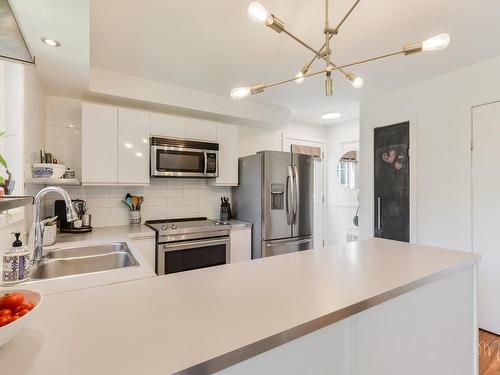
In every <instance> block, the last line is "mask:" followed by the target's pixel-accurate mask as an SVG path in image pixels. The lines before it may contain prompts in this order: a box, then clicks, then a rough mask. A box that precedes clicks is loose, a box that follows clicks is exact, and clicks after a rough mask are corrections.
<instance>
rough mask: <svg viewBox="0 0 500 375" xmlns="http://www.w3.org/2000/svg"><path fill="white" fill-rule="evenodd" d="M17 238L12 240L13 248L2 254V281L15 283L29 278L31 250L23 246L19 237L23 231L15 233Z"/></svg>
mask: <svg viewBox="0 0 500 375" xmlns="http://www.w3.org/2000/svg"><path fill="white" fill-rule="evenodd" d="M14 235H15V236H16V239H15V240H14V242H12V249H11V250H10V251H9V252H7V253H4V254H3V255H2V258H3V259H2V260H3V262H2V282H3V283H4V284H14V283H19V282H21V281H25V280H27V279H28V278H29V266H30V251H29V250H28V249H27V248H26V247H23V243H22V242H21V240H20V239H19V236H20V235H21V233H14Z"/></svg>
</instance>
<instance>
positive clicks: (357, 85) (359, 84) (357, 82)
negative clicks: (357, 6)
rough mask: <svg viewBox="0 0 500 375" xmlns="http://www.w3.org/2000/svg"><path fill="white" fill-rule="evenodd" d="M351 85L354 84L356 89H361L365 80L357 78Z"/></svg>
mask: <svg viewBox="0 0 500 375" xmlns="http://www.w3.org/2000/svg"><path fill="white" fill-rule="evenodd" d="M351 83H352V87H354V88H355V89H359V88H361V87H363V84H364V83H365V82H364V81H363V78H361V77H356V78H354V81H352V82H351Z"/></svg>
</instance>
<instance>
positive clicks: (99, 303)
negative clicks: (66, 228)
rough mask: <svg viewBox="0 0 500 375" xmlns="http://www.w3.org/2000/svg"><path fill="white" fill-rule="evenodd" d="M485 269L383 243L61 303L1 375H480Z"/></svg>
mask: <svg viewBox="0 0 500 375" xmlns="http://www.w3.org/2000/svg"><path fill="white" fill-rule="evenodd" d="M478 261H479V257H478V256H476V255H473V254H470V253H462V252H455V251H448V250H443V249H437V248H431V247H426V246H418V245H409V244H405V243H400V242H394V241H387V240H380V239H370V240H365V241H360V242H356V243H350V244H347V245H341V246H335V247H330V248H324V249H318V250H309V251H303V252H299V253H291V254H285V255H281V256H275V257H270V258H264V259H258V260H253V261H248V262H239V263H235V264H227V265H223V266H217V267H211V268H206V269H200V270H195V271H189V272H183V273H178V274H172V275H166V276H162V277H154V278H146V279H142V280H133V281H129V282H123V283H119V284H113V285H107V286H103V287H97V288H90V289H84V290H78V291H73V292H67V293H61V294H54V295H49V296H47V297H46V298H45V300H44V301H43V306H41V308H40V311H39V312H38V314H36V315H35V316H33V319H32V320H31V321H30V322H29V323H28V325H27V328H26V329H25V330H24V331H23V332H22V333H21V334H20V335H18V336H17V337H16V338H14V339H13V340H12V341H11V342H9V343H8V344H7V345H5V346H4V347H2V348H0V369H1V373H2V374H4V373H5V374H37V375H38V374H43V375H48V374H50V375H55V374H72V375H80V374H82V375H83V374H121V375H125V374H171V373H179V374H208V373H215V372H217V371H220V373H221V374H287V375H288V374H354V375H357V374H359V375H362V374H380V375H382V374H384V375H388V374H401V373H405V374H415V375H416V374H436V375H437V374H440V375H441V374H454V375H457V374H458V375H460V374H463V375H470V374H474V373H475V372H476V371H477V370H476V350H475V344H476V340H477V337H476V321H475V296H476V284H475V282H476V281H475V280H476V278H475V274H476V264H477V262H478Z"/></svg>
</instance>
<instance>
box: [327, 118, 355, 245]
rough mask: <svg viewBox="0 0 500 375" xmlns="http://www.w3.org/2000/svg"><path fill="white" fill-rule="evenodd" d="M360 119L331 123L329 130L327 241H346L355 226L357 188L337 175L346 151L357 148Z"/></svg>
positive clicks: (337, 242) (335, 242) (333, 242)
mask: <svg viewBox="0 0 500 375" xmlns="http://www.w3.org/2000/svg"><path fill="white" fill-rule="evenodd" d="M358 148H359V123H358V122H347V123H341V124H336V125H332V126H330V127H329V128H328V131H327V142H326V151H327V154H328V155H327V163H326V172H325V176H326V180H327V181H326V186H327V190H326V194H325V197H326V200H325V245H335V244H339V243H345V242H346V240H347V232H348V230H349V229H353V223H352V218H353V217H354V215H355V214H356V208H357V206H358V189H356V190H351V189H347V188H346V187H345V186H343V185H342V184H341V183H340V182H339V180H338V178H337V164H338V161H339V160H340V158H341V157H342V155H343V154H344V152H346V151H349V150H358Z"/></svg>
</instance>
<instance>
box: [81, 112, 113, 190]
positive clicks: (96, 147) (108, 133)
mask: <svg viewBox="0 0 500 375" xmlns="http://www.w3.org/2000/svg"><path fill="white" fill-rule="evenodd" d="M117 146H118V108H116V107H112V106H108V105H101V104H94V103H83V104H82V184H83V185H116V184H117V181H118V150H117Z"/></svg>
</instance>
